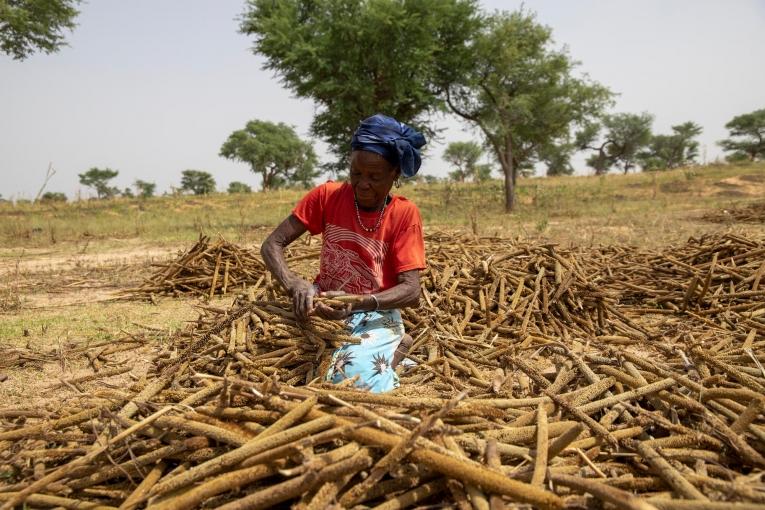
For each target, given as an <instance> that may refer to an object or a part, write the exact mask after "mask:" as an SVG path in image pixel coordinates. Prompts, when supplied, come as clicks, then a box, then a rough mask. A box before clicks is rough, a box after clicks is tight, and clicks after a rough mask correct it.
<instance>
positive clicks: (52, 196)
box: [40, 191, 67, 202]
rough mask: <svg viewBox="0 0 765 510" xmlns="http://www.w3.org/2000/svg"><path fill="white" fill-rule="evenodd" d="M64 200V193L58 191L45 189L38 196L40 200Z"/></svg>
mask: <svg viewBox="0 0 765 510" xmlns="http://www.w3.org/2000/svg"><path fill="white" fill-rule="evenodd" d="M66 200H67V198H66V195H65V194H64V193H61V192H60V191H46V192H45V193H43V195H42V196H41V197H40V201H41V202H66Z"/></svg>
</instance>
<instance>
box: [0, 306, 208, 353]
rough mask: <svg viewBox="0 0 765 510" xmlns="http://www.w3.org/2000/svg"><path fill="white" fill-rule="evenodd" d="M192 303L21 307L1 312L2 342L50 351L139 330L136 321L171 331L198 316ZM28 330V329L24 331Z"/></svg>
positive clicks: (0, 339)
mask: <svg viewBox="0 0 765 510" xmlns="http://www.w3.org/2000/svg"><path fill="white" fill-rule="evenodd" d="M196 316H197V312H196V310H195V309H194V307H193V306H192V302H191V301H189V300H186V299H162V300H161V301H160V306H154V305H152V304H149V303H144V302H135V301H107V302H101V303H87V304H82V305H72V306H68V307H66V308H65V309H61V308H44V309H23V308H22V309H21V310H19V311H17V312H16V313H15V314H13V315H0V344H6V345H16V346H19V345H26V344H27V343H30V344H31V345H32V346H33V347H34V348H39V349H44V350H47V349H49V348H51V347H54V346H56V345H57V343H58V342H59V341H61V342H62V343H63V342H72V343H80V342H84V341H88V342H96V341H103V340H112V339H116V338H118V337H119V335H120V331H136V330H138V329H139V327H138V326H136V324H140V325H144V326H151V327H158V328H162V329H163V330H165V331H167V332H168V334H170V333H171V332H173V331H176V330H178V329H181V328H182V327H183V326H184V324H185V321H187V320H191V319H194V318H196ZM25 331H26V332H27V333H26V334H25Z"/></svg>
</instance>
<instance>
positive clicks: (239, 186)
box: [227, 181, 252, 193]
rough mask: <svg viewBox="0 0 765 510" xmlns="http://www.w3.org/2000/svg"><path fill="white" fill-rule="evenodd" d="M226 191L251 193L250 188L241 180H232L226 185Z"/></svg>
mask: <svg viewBox="0 0 765 510" xmlns="http://www.w3.org/2000/svg"><path fill="white" fill-rule="evenodd" d="M227 191H228V192H229V193H252V188H251V187H250V186H249V185H247V184H245V183H243V182H238V181H234V182H232V183H230V184H229V185H228V190H227Z"/></svg>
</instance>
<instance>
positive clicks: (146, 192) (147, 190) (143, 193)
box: [133, 179, 157, 198]
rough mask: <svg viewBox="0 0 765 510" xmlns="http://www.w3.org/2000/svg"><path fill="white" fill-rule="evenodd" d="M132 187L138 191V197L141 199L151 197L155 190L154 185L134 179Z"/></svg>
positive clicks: (155, 186)
mask: <svg viewBox="0 0 765 510" xmlns="http://www.w3.org/2000/svg"><path fill="white" fill-rule="evenodd" d="M133 186H135V188H136V189H137V190H138V196H139V197H141V198H149V197H153V196H154V191H155V190H156V189H157V185H156V184H155V183H153V182H146V181H142V180H141V179H136V181H135V182H134V183H133Z"/></svg>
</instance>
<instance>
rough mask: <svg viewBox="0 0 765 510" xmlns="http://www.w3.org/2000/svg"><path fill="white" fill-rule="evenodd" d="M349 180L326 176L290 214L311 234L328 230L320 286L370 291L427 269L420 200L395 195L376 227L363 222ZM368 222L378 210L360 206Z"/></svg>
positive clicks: (375, 220) (323, 250) (385, 287)
mask: <svg viewBox="0 0 765 510" xmlns="http://www.w3.org/2000/svg"><path fill="white" fill-rule="evenodd" d="M353 198H354V197H353V188H352V187H351V185H350V184H349V183H347V182H346V183H342V184H341V183H337V182H331V181H330V182H327V183H326V184H322V185H320V186H317V187H316V188H314V189H312V190H311V191H309V192H308V194H307V195H306V196H304V197H303V199H302V200H300V202H298V204H297V206H295V209H294V210H293V211H292V214H293V215H294V216H295V217H296V218H297V219H298V220H300V221H301V222H302V223H303V224H304V225H305V226H306V228H307V229H308V231H309V232H310V233H311V234H312V235H316V234H324V238H323V242H322V247H321V262H320V269H319V275H318V276H317V277H316V284H317V285H318V286H319V288H320V289H321V290H322V291H328V290H342V291H345V292H347V293H349V294H370V293H373V292H379V291H381V290H385V289H389V288H391V287H393V286H394V285H396V284H397V283H398V274H399V273H401V272H404V271H410V270H413V269H425V267H426V265H425V242H424V240H423V237H422V218H421V217H420V211H418V210H417V206H416V205H414V204H413V203H412V202H410V201H409V200H407V199H405V198H404V197H401V196H393V198H392V199H391V201H390V202H389V203H388V206H387V207H386V208H385V215H384V216H383V220H382V224H381V225H380V228H378V229H377V230H376V231H374V232H366V231H365V230H364V229H362V228H361V227H360V226H359V223H358V219H357V218H356V208H355V206H354V201H353ZM359 212H360V214H361V221H362V222H363V223H364V225H365V226H366V227H373V226H374V225H375V224H376V223H377V219H378V217H379V216H380V213H379V212H365V211H361V210H360V211H359Z"/></svg>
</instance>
